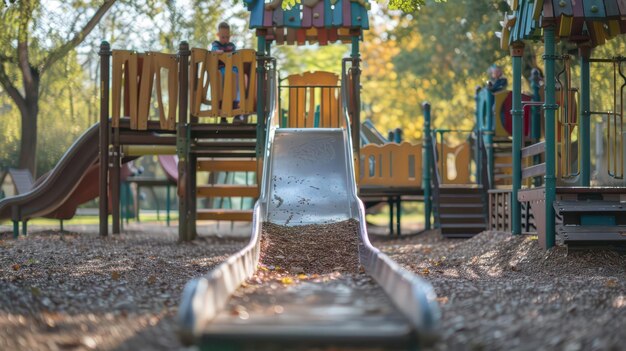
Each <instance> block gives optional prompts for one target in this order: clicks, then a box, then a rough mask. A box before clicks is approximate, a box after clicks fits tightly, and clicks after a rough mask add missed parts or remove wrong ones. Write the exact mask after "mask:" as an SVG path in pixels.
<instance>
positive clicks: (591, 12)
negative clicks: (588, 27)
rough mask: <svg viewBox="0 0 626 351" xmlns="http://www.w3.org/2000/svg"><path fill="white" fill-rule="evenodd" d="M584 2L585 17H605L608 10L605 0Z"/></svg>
mask: <svg viewBox="0 0 626 351" xmlns="http://www.w3.org/2000/svg"><path fill="white" fill-rule="evenodd" d="M581 2H582V3H583V8H584V13H585V18H587V19H605V18H606V11H605V9H604V0H585V1H581Z"/></svg>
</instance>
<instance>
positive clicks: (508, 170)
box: [493, 138, 513, 186]
mask: <svg viewBox="0 0 626 351" xmlns="http://www.w3.org/2000/svg"><path fill="white" fill-rule="evenodd" d="M512 163H513V157H512V153H511V140H510V139H509V138H506V139H505V138H502V139H496V140H494V142H493V178H494V185H495V186H507V185H508V186H510V185H511V184H512V183H513V177H512V175H513V167H512Z"/></svg>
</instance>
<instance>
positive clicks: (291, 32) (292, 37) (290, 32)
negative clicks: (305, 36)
mask: <svg viewBox="0 0 626 351" xmlns="http://www.w3.org/2000/svg"><path fill="white" fill-rule="evenodd" d="M296 30H297V29H294V28H287V45H293V44H294V43H295V42H296Z"/></svg>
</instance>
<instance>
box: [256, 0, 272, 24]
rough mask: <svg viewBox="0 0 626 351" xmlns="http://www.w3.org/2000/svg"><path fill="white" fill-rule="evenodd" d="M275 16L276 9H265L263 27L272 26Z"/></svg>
mask: <svg viewBox="0 0 626 351" xmlns="http://www.w3.org/2000/svg"><path fill="white" fill-rule="evenodd" d="M257 1H261V2H263V1H262V0H257ZM273 17H274V11H272V10H271V9H270V10H268V9H267V8H266V9H265V11H263V27H268V28H269V27H272V18H273Z"/></svg>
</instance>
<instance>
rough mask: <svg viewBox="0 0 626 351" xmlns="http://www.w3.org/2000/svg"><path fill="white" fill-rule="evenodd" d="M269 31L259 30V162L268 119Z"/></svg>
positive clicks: (257, 86) (261, 156)
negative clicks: (267, 56)
mask: <svg viewBox="0 0 626 351" xmlns="http://www.w3.org/2000/svg"><path fill="white" fill-rule="evenodd" d="M266 34H267V31H266V30H264V29H259V30H257V51H256V91H257V99H256V115H257V124H256V135H257V138H256V154H257V162H260V161H261V159H262V158H263V157H264V155H265V150H264V148H265V133H266V129H267V121H266V120H265V117H266V116H265V94H266V91H265V88H266V87H267V84H266V83H267V77H266V74H265V63H266V61H265V59H266V57H265V50H266V49H267V44H266V40H265V35H266Z"/></svg>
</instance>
